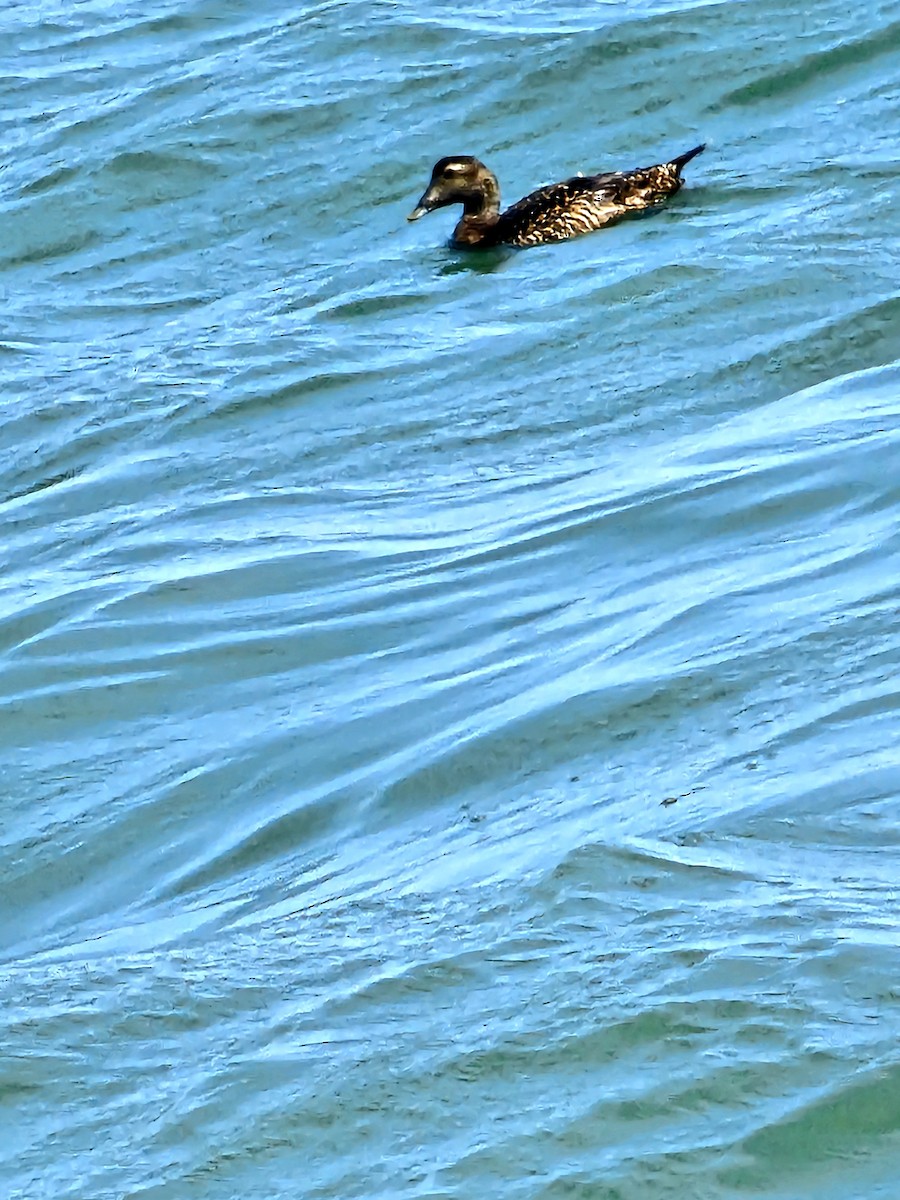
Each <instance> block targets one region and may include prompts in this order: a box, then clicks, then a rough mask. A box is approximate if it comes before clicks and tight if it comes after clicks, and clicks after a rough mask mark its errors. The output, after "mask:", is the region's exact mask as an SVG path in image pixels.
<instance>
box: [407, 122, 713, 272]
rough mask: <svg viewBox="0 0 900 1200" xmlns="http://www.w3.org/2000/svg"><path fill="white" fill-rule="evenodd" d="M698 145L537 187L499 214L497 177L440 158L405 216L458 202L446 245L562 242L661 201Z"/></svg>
mask: <svg viewBox="0 0 900 1200" xmlns="http://www.w3.org/2000/svg"><path fill="white" fill-rule="evenodd" d="M705 148H706V147H705V144H704V145H702V146H695V147H694V148H693V150H686V151H685V152H684V154H679V155H678V156H677V157H676V158H673V159H671V161H669V162H666V163H658V164H657V165H656V166H653V167H638V168H636V169H635V170H633V171H613V172H609V173H607V174H605V175H576V176H575V177H574V178H572V179H565V180H563V181H562V182H561V183H551V184H548V185H547V186H546V187H542V188H538V190H537V191H536V192H531V193H530V194H529V195H527V196H525V197H524V199H522V200H519V201H517V202H516V203H515V204H513V205H512V207H510V208H508V209H506V211H505V212H501V211H500V185H499V184H498V183H497V176H496V175H494V173H493V172H492V171H489V170H488V169H487V167H486V166H485V165H484V163H483V162H480V161H479V160H478V159H477V158H473V157H472V156H471V155H470V154H460V155H457V156H455V157H450V158H442V159H441V160H440V162H438V163H435V167H434V170H433V171H432V172H431V182H430V183H429V185H428V187H427V188H426V189H425V192H424V194H423V196H422V199H421V200H420V201H419V203H418V204H417V205H416V207H415V208H414V209H413V211H412V212H411V213H410V214H409V217H408V218H407V219H408V220H410V221H418V219H419V217H422V216H424V215H425V213H427V212H432V211H433V210H434V209H436V208H444V207H445V206H446V205H448V204H461V205H462V206H463V215H462V220H461V221H460V222H459V224H458V225H457V226H456V228H455V229H454V231H453V239H452V244H453V245H454V246H459V247H465V248H467V249H478V250H480V249H486V248H487V247H489V246H499V245H505V246H540V245H542V244H543V243H544V242H563V241H565V240H566V238H570V237H575V236H577V235H578V234H580V233H588V232H589V231H590V230H592V229H600V228H602V227H603V226H604V225H610V224H611V223H612V222H613V221H619V220H621V219H622V218H623V217H627V216H631V215H632V214H635V213H638V212H641V211H642V210H644V209H648V208H654V207H655V206H656V205H658V204H662V202H663V201H664V200H667V199H668V198H669V196H674V195H675V193H676V192H677V191H678V189H679V188H680V187H681V185H682V183H683V182H684V180H683V179H682V178H681V170H682V168H683V167H684V165H685V163H689V162H690V161H691V159H692V158H694V157H695V156H696V155H698V154H700V153H701V151H703V150H704V149H705Z"/></svg>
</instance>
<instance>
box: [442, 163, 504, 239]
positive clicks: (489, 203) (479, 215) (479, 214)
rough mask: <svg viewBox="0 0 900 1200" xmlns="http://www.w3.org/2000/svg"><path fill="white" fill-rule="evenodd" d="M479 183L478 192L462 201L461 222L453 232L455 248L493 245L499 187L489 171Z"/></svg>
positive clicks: (498, 211) (498, 206) (498, 215)
mask: <svg viewBox="0 0 900 1200" xmlns="http://www.w3.org/2000/svg"><path fill="white" fill-rule="evenodd" d="M479 182H480V184H481V187H480V189H479V191H477V192H471V193H470V194H469V195H468V196H466V198H465V200H463V215H462V220H461V221H460V222H459V224H458V225H457V226H456V228H455V229H454V231H453V241H454V242H455V243H456V245H457V246H481V245H485V244H488V245H491V244H492V243H493V240H494V239H493V237H492V231H493V229H494V226H495V225H496V224H497V222H498V220H499V219H500V185H499V184H498V183H497V179H496V177H495V176H494V175H492V174H491V173H490V171H485V173H484V175H483V176H482V177H481V179H480V181H479Z"/></svg>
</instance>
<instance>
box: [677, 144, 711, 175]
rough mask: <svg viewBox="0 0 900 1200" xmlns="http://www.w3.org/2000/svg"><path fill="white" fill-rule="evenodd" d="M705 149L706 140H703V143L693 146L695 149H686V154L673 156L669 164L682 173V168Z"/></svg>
mask: <svg viewBox="0 0 900 1200" xmlns="http://www.w3.org/2000/svg"><path fill="white" fill-rule="evenodd" d="M705 149H706V142H701V144H700V145H699V146H695V147H694V148H693V150H685V152H684V154H679V155H678V157H677V158H673V159H672V161H671V162H670V163H669V166H671V167H674V168H675V170H676V171H677V172H678V174H679V175H680V174H681V168H682V167H683V166H684V165H685V164H686V163H689V162H690V161H691V159H692V158H696V157H697V155H698V154H702V153H703V151H704V150H705Z"/></svg>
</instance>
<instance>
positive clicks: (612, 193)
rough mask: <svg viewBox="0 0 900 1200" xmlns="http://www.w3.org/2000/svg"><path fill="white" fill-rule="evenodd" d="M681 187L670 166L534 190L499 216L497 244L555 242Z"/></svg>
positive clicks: (584, 178) (647, 204)
mask: <svg viewBox="0 0 900 1200" xmlns="http://www.w3.org/2000/svg"><path fill="white" fill-rule="evenodd" d="M680 186H681V180H680V179H679V178H678V173H677V170H674V169H673V168H672V166H671V165H670V164H666V165H662V166H655V167H646V168H640V169H638V170H636V171H619V172H614V173H611V174H606V175H585V176H581V175H576V176H575V177H574V178H573V179H565V180H563V181H562V182H561V183H551V184H549V185H548V186H547V187H543V188H538V190H537V191H536V192H531V193H530V195H528V196H525V197H524V198H523V199H522V200H519V201H518V202H517V203H516V204H513V205H512V206H511V207H510V208H508V209H506V211H505V212H503V213H501V215H500V219H499V221H498V223H497V225H496V226H495V231H494V236H495V237H496V240H497V241H501V242H506V243H508V244H510V245H513V246H534V245H538V244H540V243H543V242H561V241H564V240H565V239H566V238H570V237H574V236H575V235H576V234H579V233H587V232H588V231H589V230H591V229H600V228H601V226H603V225H609V224H610V223H611V222H612V221H618V220H621V218H622V217H625V216H628V215H629V214H630V213H634V212H637V211H639V210H641V209H644V208H650V207H652V206H653V205H656V204H659V203H661V202H662V201H663V200H665V199H666V197H667V196H671V195H673V194H674V193H675V192H677V191H678V189H679V187H680Z"/></svg>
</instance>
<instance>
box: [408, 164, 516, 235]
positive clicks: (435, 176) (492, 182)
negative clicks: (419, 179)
mask: <svg viewBox="0 0 900 1200" xmlns="http://www.w3.org/2000/svg"><path fill="white" fill-rule="evenodd" d="M448 204H461V205H462V206H463V208H464V209H465V211H466V213H468V214H471V215H473V216H482V215H488V214H493V213H496V212H497V211H498V210H499V207H500V188H499V187H498V185H497V178H496V176H495V175H494V174H493V173H492V172H491V171H489V170H488V169H487V167H486V166H485V165H484V163H483V162H479V160H478V159H477V158H473V157H472V155H471V154H458V155H456V156H455V157H453V158H442V159H441V160H440V162H437V163H435V165H434V170H433V171H432V172H431V182H430V183H429V185H428V187H427V188H426V189H425V191H424V192H423V194H422V199H421V200H420V201H419V203H418V204H417V205H416V207H415V208H414V209H413V210H412V212H411V213H410V214H409V216H408V217H407V220H408V221H418V219H419V217H424V215H425V213H427V212H432V211H433V210H434V209H436V208H444V207H445V206H446V205H448Z"/></svg>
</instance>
